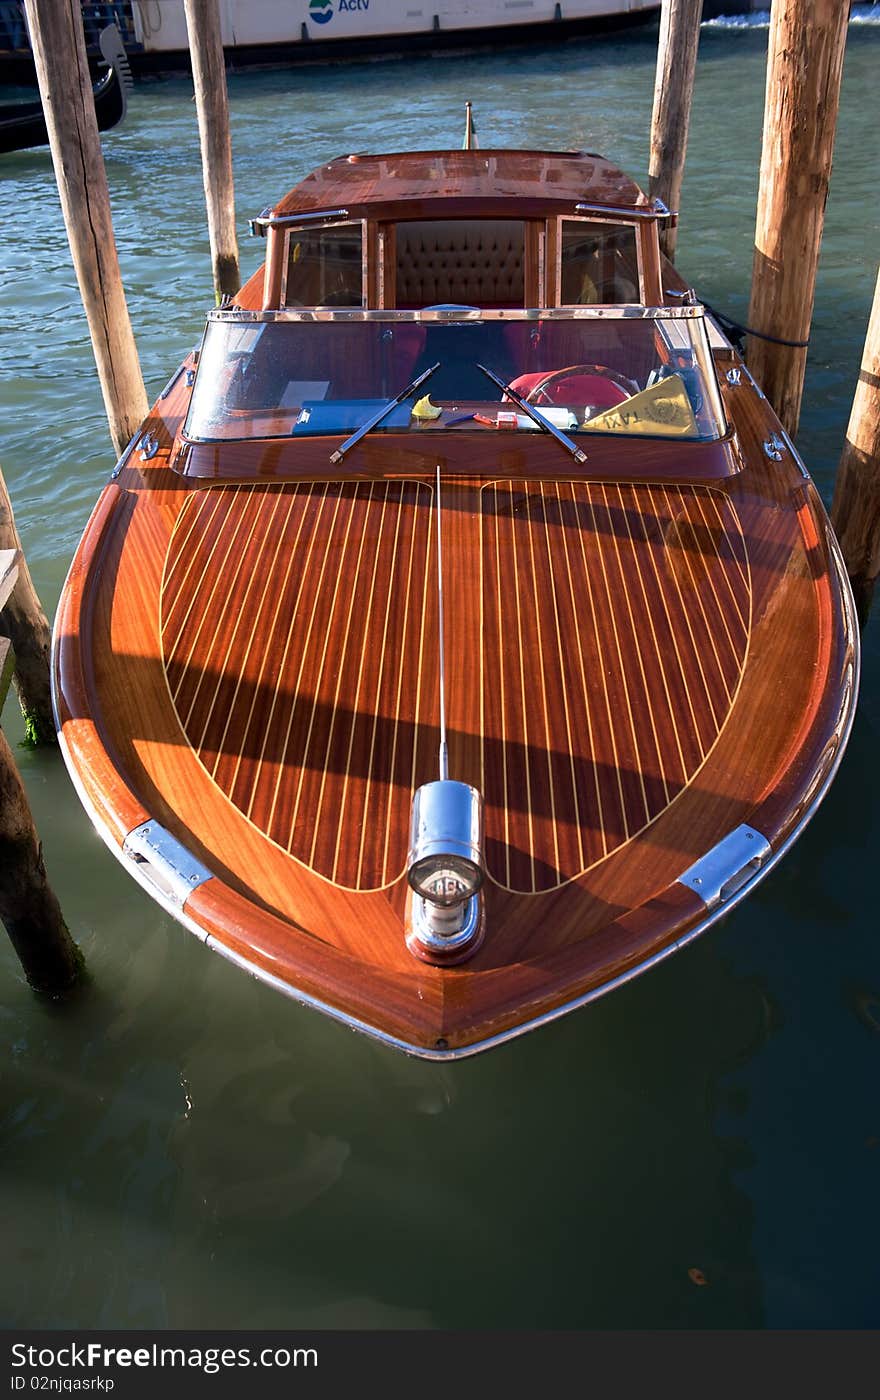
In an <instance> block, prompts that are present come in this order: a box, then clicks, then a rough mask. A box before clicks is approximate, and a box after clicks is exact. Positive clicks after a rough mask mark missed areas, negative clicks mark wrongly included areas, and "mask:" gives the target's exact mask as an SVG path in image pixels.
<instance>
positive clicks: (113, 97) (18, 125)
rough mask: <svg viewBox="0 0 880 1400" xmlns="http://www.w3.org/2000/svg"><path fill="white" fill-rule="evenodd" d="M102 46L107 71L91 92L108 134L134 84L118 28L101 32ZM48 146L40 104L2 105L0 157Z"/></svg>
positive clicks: (112, 26)
mask: <svg viewBox="0 0 880 1400" xmlns="http://www.w3.org/2000/svg"><path fill="white" fill-rule="evenodd" d="M99 44H100V49H101V53H102V55H103V59H104V62H105V64H106V65H107V71H106V73H104V74H102V75H101V76H100V77H99V78H98V79H97V80H96V81H95V83H94V85H93V88H92V92H93V95H94V99H95V115H96V117H97V119H98V130H99V131H109V130H110V128H111V127H114V126H118V125H119V123H120V122H121V121H122V120H123V118H124V117H125V113H126V109H127V102H128V94H129V92H130V91H131V89H132V86H133V83H132V76H131V70H130V68H129V64H128V58H127V57H126V53H125V49H124V47H123V44H122V40H121V38H120V35H119V30H118V29H117V28H116V25H115V24H109V25H107V26H106V28H104V29H102V31H101V33H100V35H99ZM48 144H49V133H48V131H47V130H46V119H45V117H44V115H43V104H42V102H41V101H39V100H38V101H36V102H28V101H22V102H4V103H0V154H2V153H4V152H8V151H24V150H28V149H30V147H32V146H47V145H48Z"/></svg>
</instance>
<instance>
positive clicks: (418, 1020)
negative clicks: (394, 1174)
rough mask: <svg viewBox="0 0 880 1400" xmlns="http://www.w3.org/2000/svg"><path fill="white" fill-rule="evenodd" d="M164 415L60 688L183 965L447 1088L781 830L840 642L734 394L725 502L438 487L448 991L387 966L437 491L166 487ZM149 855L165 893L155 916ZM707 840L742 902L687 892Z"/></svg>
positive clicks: (814, 789) (100, 567) (710, 491)
mask: <svg viewBox="0 0 880 1400" xmlns="http://www.w3.org/2000/svg"><path fill="white" fill-rule="evenodd" d="M722 358H724V360H725V364H726V363H727V362H729V363H730V364H731V365H732V364H734V362H736V363H737V364H738V361H737V359H736V357H735V356H734V355H733V354H732V353H731V354H730V355H727V356H722ZM184 383H185V380H184V376H180V377H179V379H178V381H177V386H176V387H175V388H174V389H173V390H172V391H171V393H170V394H169V395H168V396H167V397H166V398H165V399H164V400H163V401H159V402H157V404H156V406H155V407H154V410H153V413H152V415H151V417H150V419H149V421H148V423H147V424H146V425H145V433H146V434H149V435H151V436H152V437H154V438H155V439H156V440H157V441H158V443H159V449H158V451H157V452H156V453H155V455H154V456H153V457H151V458H149V459H147V460H144V454H143V453H142V452H141V451H140V450H139V447H140V443H141V441H142V439H141V438H139V439H136V440H135V442H134V443H133V444H132V445H131V447H130V448H129V450H128V452H127V454H126V456H125V457H124V458H123V460H122V462H121V463H120V466H119V467H118V468H117V470H116V472H115V473H114V478H115V479H114V481H113V482H112V483H111V484H110V485H109V486H108V487H107V488H106V490H105V492H104V494H103V496H102V498H101V500H100V502H99V504H98V507H97V508H96V511H95V514H94V516H93V518H92V521H91V522H90V525H89V527H88V529H87V531H86V534H85V536H84V538H83V541H82V543H81V545H80V548H79V550H78V552H77V556H76V558H75V560H74V563H73V566H72V569H71V573H70V577H69V579H68V583H67V585H66V587H65V590H64V594H63V597H62V600H61V605H60V607H59V612H58V616H57V620H56V627H55V645H54V686H55V701H56V711H57V720H58V726H59V731H60V734H61V739H62V743H63V746H64V750H65V756H66V758H67V762H68V764H69V766H70V769H71V772H72V774H73V775H74V779H75V781H76V783H77V786H78V789H79V792H80V795H81V797H82V799H83V801H84V803H85V805H86V807H87V809H88V810H89V811H90V813H91V815H92V819H93V821H94V823H95V825H96V826H97V828H98V830H99V831H100V832H101V834H102V835H103V836H104V837H105V839H106V840H107V842H108V844H109V845H110V846H111V848H112V849H113V850H114V851H115V852H116V853H117V854H118V855H120V857H121V859H123V861H125V862H126V863H127V864H128V865H129V868H130V869H131V871H132V873H133V874H134V875H135V877H136V878H138V879H140V880H141V882H142V883H144V884H145V885H146V887H147V888H149V889H150V892H151V893H152V894H153V895H154V897H157V898H159V899H160V902H162V903H163V904H164V905H165V907H166V908H168V909H169V910H170V911H171V912H172V913H174V915H175V917H177V918H178V919H179V920H180V921H181V922H183V923H184V924H185V925H186V926H187V927H188V928H190V930H191V931H193V932H195V933H196V934H197V935H198V936H199V937H200V938H201V939H203V940H204V941H205V942H206V944H207V945H208V946H210V947H213V948H215V949H217V950H218V951H220V952H222V953H223V954H224V955H225V956H227V957H229V958H230V959H232V960H233V961H234V962H236V963H238V964H239V965H240V966H242V967H244V968H246V969H247V970H249V971H250V972H252V973H253V974H254V975H256V976H257V977H259V978H261V979H262V980H264V981H266V982H268V983H270V984H271V985H273V986H275V987H278V988H280V989H281V990H283V991H284V992H286V993H288V994H289V995H291V996H293V997H295V998H296V999H298V1000H300V1001H303V1002H306V1003H308V1004H311V1005H314V1006H317V1007H319V1008H320V1009H322V1010H324V1011H326V1012H328V1013H329V1014H331V1015H333V1016H335V1017H337V1018H338V1019H340V1020H342V1021H344V1022H346V1023H347V1024H349V1025H351V1026H354V1027H356V1028H358V1029H361V1030H365V1031H367V1032H369V1033H370V1034H372V1035H374V1036H377V1037H379V1038H380V1039H382V1040H384V1041H386V1042H388V1043H392V1044H394V1045H396V1046H398V1047H400V1048H402V1049H405V1050H407V1051H410V1052H412V1053H415V1054H418V1055H422V1056H426V1057H429V1058H449V1057H452V1058H455V1057H460V1056H463V1055H467V1054H472V1053H475V1052H476V1051H478V1050H481V1049H486V1048H488V1047H489V1046H492V1045H495V1044H497V1043H499V1042H500V1041H502V1040H504V1039H507V1038H509V1037H511V1036H514V1035H517V1034H520V1033H522V1032H523V1031H525V1030H527V1029H530V1028H532V1027H534V1026H536V1025H539V1024H542V1023H543V1022H546V1021H547V1020H550V1019H553V1018H554V1017H556V1016H559V1015H561V1014H563V1013H564V1012H567V1011H569V1010H571V1009H573V1008H574V1007H577V1006H580V1005H583V1004H584V1003H586V1002H588V1001H590V1000H592V999H593V998H595V997H596V996H598V995H600V994H602V993H603V992H606V991H608V990H611V989H612V988H613V987H616V986H618V985H620V984H621V983H622V982H624V981H626V980H627V979H628V978H630V977H632V976H634V975H636V974H637V973H638V972H641V971H644V970H645V969H646V968H648V967H650V966H652V965H653V964H655V963H656V962H658V961H659V960H661V959H662V958H664V957H666V956H668V955H669V953H671V952H672V951H674V950H675V949H676V948H679V947H681V946H682V945H683V944H684V943H686V942H687V941H689V940H690V939H691V938H693V937H695V936H696V935H697V934H698V933H700V932H702V931H703V930H704V929H705V928H707V927H708V926H709V925H710V924H711V923H712V922H713V921H714V920H715V919H716V918H718V917H719V916H720V915H721V914H723V913H726V912H727V911H728V910H729V909H730V908H732V907H733V906H734V904H736V903H737V902H738V901H739V900H740V899H741V898H743V897H744V895H745V894H746V893H747V892H748V891H749V890H750V889H751V888H752V887H753V885H754V883H755V882H756V881H757V880H758V879H760V878H761V877H762V876H763V875H764V874H766V873H767V871H768V870H770V869H771V868H772V866H773V865H774V864H775V862H776V861H777V860H778V859H779V858H780V856H781V855H782V854H783V852H784V851H785V850H786V849H787V848H788V846H789V845H790V843H791V842H792V841H793V840H794V839H795V837H796V836H797V834H798V833H799V831H800V830H802V828H803V826H804V824H805V823H806V821H807V820H808V819H809V817H810V816H811V815H812V813H813V812H814V811H815V809H816V806H817V805H818V803H819V801H820V800H821V797H822V795H823V793H824V791H825V790H826V788H827V786H828V784H829V782H830V781H831V779H832V777H833V774H834V772H835V770H836V766H837V764H838V762H839V760H840V757H841V754H842V751H843V747H844V745H845V742H846V738H847V735H848V731H849V726H850V723H851V719H852V714H853V709H854V705H855V697H856V690H857V671H858V633H857V628H856V625H855V621H854V611H853V608H852V603H851V598H850V594H849V588H848V585H847V582H846V578H845V574H844V571H843V568H842V565H841V562H840V556H839V552H838V550H837V546H836V542H835V540H834V537H833V533H832V531H831V528H830V525H829V524H828V521H827V517H826V515H825V512H824V509H823V507H822V504H821V501H820V500H819V498H818V495H817V493H816V491H815V488H814V487H813V486H812V484H811V482H810V480H809V478H808V476H807V474H806V472H805V469H804V468H803V467H802V466H801V464H800V462H799V460H798V459H797V457H796V455H795V453H794V450H793V448H792V447H791V444H790V443H789V442H788V441H787V439H784V438H780V444H781V448H782V450H781V453H780V457H781V461H780V462H778V463H777V462H775V461H772V460H771V459H770V458H768V457H767V456H766V454H765V452H764V449H763V443H764V442H765V441H766V440H767V439H768V437H769V435H770V433H771V431H776V432H779V426H778V423H777V422H776V420H775V418H774V416H773V415H772V413H771V411H770V409H769V406H768V405H767V403H766V400H764V398H763V396H762V395H760V392H759V391H758V390H757V389H756V387H755V386H754V385H753V384H752V383H751V382H750V381H749V379H748V378H747V376H746V373H745V371H743V373H742V375H741V377H740V382H739V383H738V384H737V385H736V386H730V385H727V384H726V381H725V394H726V407H727V411H728V415H729V418H730V421H731V422H732V423H734V424H735V426H736V430H737V437H738V441H739V445H740V450H741V452H742V454H743V457H744V459H745V460H746V461H747V463H748V466H747V468H746V470H744V471H742V472H739V473H737V474H734V475H731V476H730V477H728V478H726V479H721V480H716V481H709V482H707V483H705V484H702V483H693V482H681V481H676V480H675V479H674V477H672V478H669V479H666V480H663V479H661V480H659V481H658V480H657V479H652V480H649V481H645V482H641V483H640V482H632V483H621V482H620V481H619V480H615V479H614V476H613V475H612V474H611V473H610V472H609V473H608V474H607V475H605V476H604V477H594V476H592V475H590V473H589V471H588V470H587V471H585V472H583V473H580V474H578V473H571V472H566V473H564V474H563V475H562V476H561V477H560V476H559V475H558V474H557V476H556V477H555V478H541V477H538V478H533V477H532V476H520V477H517V476H516V475H514V474H513V473H511V474H509V475H506V476H499V477H497V478H495V479H490V480H487V479H486V478H485V477H483V476H474V477H470V478H466V477H459V478H455V479H454V480H451V481H450V483H449V496H448V499H447V500H446V502H445V518H446V520H447V521H448V522H449V525H448V541H447V545H446V547H445V549H446V551H447V552H448V558H447V559H446V565H445V566H446V568H447V569H448V571H449V574H448V579H449V581H448V582H447V585H446V586H447V595H448V596H447V606H448V607H449V608H450V609H451V610H452V612H453V614H454V615H455V617H456V649H454V651H453V656H452V659H451V663H450V670H449V676H448V679H447V685H448V688H449V696H450V716H449V745H450V757H451V761H452V763H453V766H454V769H455V771H456V773H457V774H458V775H460V776H461V777H462V779H463V780H464V781H469V782H473V783H474V784H475V785H478V786H479V787H480V790H481V791H482V792H483V793H484V796H485V801H486V814H487V815H486V826H487V849H486V865H487V881H486V895H485V898H486V923H487V929H488V933H487V937H486V941H485V944H484V946H483V947H482V948H481V949H480V950H479V951H478V952H477V953H476V954H475V955H474V957H473V958H472V959H471V960H469V961H468V962H467V963H466V964H465V965H464V966H462V967H458V968H450V967H443V968H438V967H431V966H428V965H425V964H424V963H422V962H419V961H418V960H416V959H414V958H413V957H412V956H411V954H410V953H409V951H408V949H407V947H406V944H405V940H404V936H403V923H404V916H405V904H406V896H407V882H406V872H405V865H406V830H407V812H408V804H409V801H410V798H411V794H412V791H413V790H414V788H415V787H416V786H418V784H419V783H420V782H423V781H426V780H428V779H430V778H431V777H432V776H433V764H434V755H435V752H436V743H437V738H438V733H437V724H436V691H437V669H436V656H435V647H434V646H433V643H432V638H433V637H435V636H436V625H437V623H436V617H435V616H434V609H435V607H436V603H435V599H434V595H433V593H432V591H431V589H430V587H429V586H428V581H429V580H430V578H431V577H432V574H431V568H432V551H433V544H432V536H431V520H432V505H433V484H432V478H431V477H430V475H428V474H427V473H424V472H423V473H421V474H419V473H418V472H412V471H410V472H409V473H408V474H407V475H406V476H403V475H397V474H394V475H390V476H389V475H388V473H387V472H383V471H382V470H381V469H380V467H379V465H378V464H380V463H381V462H382V461H383V460H385V461H387V458H388V452H389V442H388V440H383V443H382V445H381V447H379V448H377V447H375V446H371V447H370V449H369V451H367V450H366V449H365V450H363V451H362V453H361V454H360V455H358V456H356V458H355V460H353V462H352V466H351V469H350V471H349V472H348V473H347V479H346V480H341V481H328V480H323V481H321V480H316V481H306V482H303V481H295V480H290V479H288V480H285V479H283V473H282V474H281V479H275V480H273V481H271V482H266V481H262V482H260V481H253V480H250V481H249V480H247V479H246V478H244V479H242V480H239V481H237V482H229V481H213V482H212V481H208V482H205V481H199V480H197V479H186V478H182V477H181V476H180V475H179V474H178V473H176V472H173V471H171V470H170V469H169V465H168V453H169V449H170V447H171V444H172V441H173V438H174V433H175V431H176V429H177V426H178V425H179V417H180V414H181V413H182V411H183V408H184V406H185V398H186V393H185V389H184ZM391 456H392V458H393V456H394V454H393V452H392V453H391ZM557 473H558V466H557ZM145 823H152V824H153V826H154V828H155V829H157V830H159V831H160V832H164V833H168V835H169V836H170V837H171V839H172V843H173V842H174V841H176V842H179V843H180V847H181V848H182V849H183V851H184V853H189V857H190V858H194V867H193V872H190V871H189V868H188V867H187V868H185V869H183V870H182V871H180V872H178V873H179V874H180V875H181V879H182V880H183V881H184V889H183V891H182V892H181V890H180V888H179V882H178V887H175V885H174V881H173V878H172V881H171V884H170V886H168V883H167V882H168V872H167V870H163V868H162V866H163V860H165V859H170V861H171V864H172V865H173V863H174V851H175V850H176V849H177V848H176V847H174V846H173V844H172V846H171V847H166V851H165V856H164V857H163V856H161V855H160V856H159V857H158V859H157V866H156V867H155V868H154V867H153V866H152V865H151V863H150V860H149V859H144V848H143V846H142V845H139V844H138V839H137V836H136V835H135V836H134V837H133V834H136V833H138V832H139V831H140V830H141V829H142V828H143V827H144V824H145ZM732 832H738V833H740V836H741V840H740V847H742V841H743V840H755V841H756V843H757V844H756V845H755V846H754V847H751V848H749V847H747V846H746V847H745V848H744V853H743V850H742V849H740V848H737V849H736V850H735V851H733V852H731V853H730V859H732V860H733V861H734V864H735V865H736V862H739V864H738V865H736V868H728V867H727V866H725V865H724V860H725V858H726V857H725V855H724V854H723V848H722V856H721V861H722V866H721V874H720V875H719V876H718V879H717V885H718V888H716V889H714V890H712V889H710V888H709V887H708V886H709V885H710V884H711V880H712V878H713V876H714V873H715V872H713V869H712V863H711V861H710V862H709V863H708V865H707V866H705V867H704V866H703V865H702V864H701V862H703V861H704V860H705V858H706V856H707V853H708V852H711V851H712V850H713V848H717V847H719V843H722V842H723V841H724V839H725V838H728V841H729V839H730V833H732ZM744 833H754V836H751V835H744ZM735 844H736V843H734V845H735ZM169 850H170V851H171V855H170V857H169V855H168V851H169ZM753 851H754V852H755V854H754V855H753V854H752V852H753ZM148 854H149V853H148ZM704 869H705V870H706V871H707V872H708V879H707V886H706V889H705V890H704V891H701V888H700V881H701V878H702V877H701V875H700V873H698V872H700V871H703V870H704ZM157 879H158V885H159V887H158V888H157ZM163 880H164V882H165V885H163ZM187 880H191V881H192V888H191V889H188V888H186V884H185V882H186V881H187ZM725 884H726V886H727V888H726V889H722V887H723V886H725ZM166 886H167V887H166Z"/></svg>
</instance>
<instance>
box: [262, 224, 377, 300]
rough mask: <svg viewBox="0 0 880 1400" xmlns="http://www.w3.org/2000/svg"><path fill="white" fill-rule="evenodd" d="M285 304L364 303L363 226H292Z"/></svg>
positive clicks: (285, 278)
mask: <svg viewBox="0 0 880 1400" xmlns="http://www.w3.org/2000/svg"><path fill="white" fill-rule="evenodd" d="M281 304H282V306H363V305H364V231H363V225H362V224H360V223H357V224H335V225H333V226H332V227H330V228H310V229H302V228H294V229H291V230H290V232H289V233H288V235H287V257H286V259H285V275H284V286H283V288H282V292H281Z"/></svg>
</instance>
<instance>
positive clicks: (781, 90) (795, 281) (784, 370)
mask: <svg viewBox="0 0 880 1400" xmlns="http://www.w3.org/2000/svg"><path fill="white" fill-rule="evenodd" d="M849 8H850V7H849V3H848V0H773V7H772V9H771V12H770V38H769V44H768V51H767V90H766V98H765V106H764V136H763V146H762V151H761V174H760V179H759V185H758V212H757V220H756V225H755V256H754V267H753V272H752V296H751V303H750V305H749V315H748V324H749V325H750V326H753V327H754V328H755V330H756V331H760V332H762V333H763V334H764V335H767V336H773V337H775V339H776V341H780V340H782V341H788V342H792V341H797V342H801V344H800V345H792V344H788V345H782V344H777V343H774V341H770V340H760V339H758V338H756V337H751V338H750V339H749V341H748V345H747V358H748V362H749V368H750V370H751V372H752V374H753V375H754V376H755V378H756V379H757V381H758V383H759V384H760V385H761V388H762V389H763V390H764V393H765V394H766V395H767V397H768V399H769V400H770V402H771V403H772V405H773V407H774V408H775V409H776V412H777V413H778V414H779V417H780V418H781V420H782V422H783V424H784V426H785V428H786V429H787V431H788V432H789V433H790V434H792V436H793V435H794V434H795V433H796V432H797V426H798V420H799V418H800V408H801V396H802V394H803V387H804V372H805V369H806V364H807V350H806V346H805V344H804V343H803V342H806V341H807V340H808V339H809V334H810V321H811V319H812V315H813V298H814V294H815V286H816V269H817V266H818V262H819V249H820V247H821V243H822V229H823V225H824V222H825V201H826V199H827V197H828V184H829V180H830V178H831V160H832V156H833V153H834V132H835V127H836V125H837V111H838V106H839V103H840V80H841V74H842V71H843V53H844V48H845V46H846V33H847V24H848V21H849Z"/></svg>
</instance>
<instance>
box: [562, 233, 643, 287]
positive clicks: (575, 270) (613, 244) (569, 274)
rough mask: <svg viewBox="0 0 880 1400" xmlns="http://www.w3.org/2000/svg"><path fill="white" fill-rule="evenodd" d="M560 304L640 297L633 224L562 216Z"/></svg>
mask: <svg viewBox="0 0 880 1400" xmlns="http://www.w3.org/2000/svg"><path fill="white" fill-rule="evenodd" d="M561 222H562V237H561V259H560V261H561V281H560V295H559V301H560V305H562V306H584V305H588V304H590V303H600V304H604V303H615V302H637V301H639V299H640V298H639V263H638V255H637V253H636V231H635V228H634V227H633V225H632V224H608V223H599V222H598V221H595V220H592V219H563V220H562V221H561Z"/></svg>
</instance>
